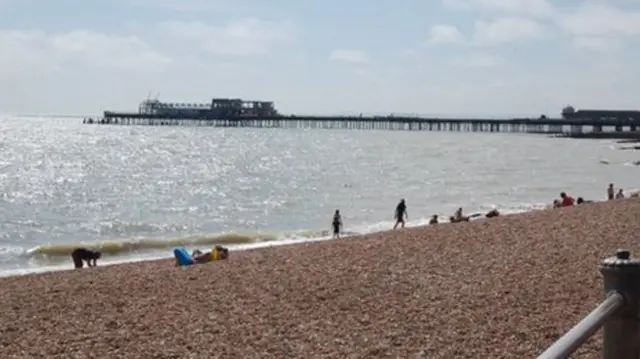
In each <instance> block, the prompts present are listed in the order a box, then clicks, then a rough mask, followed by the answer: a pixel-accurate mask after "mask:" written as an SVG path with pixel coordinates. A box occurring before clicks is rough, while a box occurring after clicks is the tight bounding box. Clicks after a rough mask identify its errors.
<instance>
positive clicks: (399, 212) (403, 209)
mask: <svg viewBox="0 0 640 359" xmlns="http://www.w3.org/2000/svg"><path fill="white" fill-rule="evenodd" d="M405 219H406V220H409V214H408V213H407V204H406V203H405V202H404V199H401V200H400V203H398V205H397V206H396V215H395V220H396V224H395V225H394V226H393V229H396V228H398V225H401V226H402V228H404V223H405V222H404V221H405Z"/></svg>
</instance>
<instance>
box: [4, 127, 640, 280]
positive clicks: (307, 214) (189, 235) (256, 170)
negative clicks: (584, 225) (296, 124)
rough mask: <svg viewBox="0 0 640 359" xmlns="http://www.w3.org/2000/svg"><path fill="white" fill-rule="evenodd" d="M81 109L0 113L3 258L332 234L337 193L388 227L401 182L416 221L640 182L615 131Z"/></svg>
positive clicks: (39, 266) (352, 208)
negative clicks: (402, 127)
mask: <svg viewBox="0 0 640 359" xmlns="http://www.w3.org/2000/svg"><path fill="white" fill-rule="evenodd" d="M80 122H81V120H78V119H55V120H53V119H19V118H7V119H3V120H2V121H0V136H1V137H0V138H1V140H0V150H1V151H2V152H1V153H2V155H1V156H0V184H1V186H2V187H1V188H2V191H1V194H0V272H3V273H18V272H23V271H34V270H49V269H53V268H56V267H64V268H70V267H71V261H70V259H69V256H68V254H69V253H70V251H71V250H72V249H73V248H74V247H75V246H78V245H80V244H81V243H82V244H86V245H90V246H94V247H99V248H101V250H103V251H104V252H105V253H106V254H105V261H106V262H109V261H112V262H113V261H127V260H139V259H145V258H151V257H161V256H169V255H170V254H171V248H172V247H174V246H178V245H185V246H188V247H203V248H209V247H211V245H212V244H213V243H226V244H228V245H231V246H237V247H243V246H244V247H247V246H255V245H256V244H255V243H256V242H258V243H264V242H270V243H275V242H279V243H281V242H283V241H287V240H294V241H295V240H309V239H313V238H316V239H321V238H324V237H326V236H327V234H328V233H327V231H328V229H329V224H330V221H331V216H332V213H333V211H334V210H335V209H340V211H341V212H342V213H343V219H344V222H345V230H346V231H348V232H352V233H366V232H371V231H377V230H384V229H389V228H390V227H391V226H392V225H393V222H392V219H393V211H394V208H395V205H396V204H397V202H398V201H399V199H400V198H405V199H406V200H407V204H408V212H409V219H410V220H411V222H412V223H413V224H421V223H424V222H425V220H426V218H427V217H428V216H430V215H431V214H435V213H439V214H442V215H450V214H451V213H452V212H453V211H454V210H455V209H456V208H457V207H459V206H462V207H464V208H465V211H466V212H475V211H486V210H488V209H490V208H493V207H497V208H499V209H500V210H503V211H506V212H514V211H524V210H530V209H532V208H538V207H541V206H544V205H546V204H548V203H550V202H551V201H552V200H553V198H554V197H556V196H557V195H558V193H559V192H560V191H562V190H565V191H567V192H569V193H570V194H573V195H574V196H583V197H585V198H589V199H601V198H603V197H604V194H605V188H606V185H607V184H608V183H609V182H615V183H616V185H619V186H621V187H623V188H625V189H635V188H638V187H640V186H639V184H638V180H637V178H638V173H640V167H637V166H633V165H630V162H632V161H636V160H638V159H640V158H639V157H640V156H638V155H637V152H632V151H620V150H617V149H616V148H617V147H619V145H616V144H615V143H614V141H592V140H568V139H551V138H546V137H544V136H539V135H537V136H536V135H518V134H467V133H437V132H400V131H399V132H384V131H333V130H278V129H216V128H209V127H207V128H204V127H203V128H196V127H191V128H177V127H117V126H97V125H83V124H81V123H80ZM601 160H607V161H609V162H610V164H608V165H605V164H602V163H601ZM259 245H260V244H259Z"/></svg>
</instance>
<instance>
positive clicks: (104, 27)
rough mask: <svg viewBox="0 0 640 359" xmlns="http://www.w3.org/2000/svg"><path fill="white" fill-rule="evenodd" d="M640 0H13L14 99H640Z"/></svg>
mask: <svg viewBox="0 0 640 359" xmlns="http://www.w3.org/2000/svg"><path fill="white" fill-rule="evenodd" d="M639 55H640V1H637V0H606V1H604V0H592V1H579V0H562V1H551V0H395V1H389V0H368V1H365V0H342V1H337V0H322V1H320V0H316V1H312V0H233V1H224V0H91V1H81V0H55V1H51V0H0V113H5V114H80V115H85V114H86V115H99V114H100V113H102V111H104V110H116V111H117V110H120V111H137V109H138V104H139V103H140V102H141V101H142V100H144V99H146V98H148V97H152V98H156V97H157V98H158V99H159V100H161V101H166V102H188V103H201V102H202V103H206V102H209V101H210V100H211V98H213V97H222V98H229V97H232V98H243V99H246V100H269V101H275V105H276V107H277V108H278V110H279V111H280V112H281V113H286V114H291V113H295V114H357V113H364V114H388V113H394V114H406V115H408V114H417V115H438V116H446V115H448V116H464V115H477V116H491V117H504V116H535V117H537V116H539V115H541V114H545V115H547V116H550V117H557V116H559V113H560V111H561V109H562V107H564V106H565V105H572V106H574V107H575V108H577V109H580V108H582V109H587V108H591V109H593V108H600V109H640V104H639V103H638V99H639V96H638V95H639V94H640V86H638V84H640V65H638V64H636V63H635V62H636V59H637V58H639V57H640V56H639Z"/></svg>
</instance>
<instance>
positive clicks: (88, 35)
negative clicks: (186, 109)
mask: <svg viewBox="0 0 640 359" xmlns="http://www.w3.org/2000/svg"><path fill="white" fill-rule="evenodd" d="M171 62H172V59H171V58H170V57H168V56H166V55H163V54H161V53H159V52H156V51H154V50H153V49H152V48H151V47H150V46H149V45H148V44H147V43H146V42H144V41H142V40H141V39H140V38H138V37H135V36H113V35H106V34H102V33H98V32H91V31H87V30H73V31H69V32H61V33H52V34H47V33H45V32H43V31H39V30H33V31H4V32H0V74H2V73H3V72H4V73H5V75H6V74H14V75H15V73H18V72H21V71H26V72H39V73H43V72H50V71H57V70H59V69H61V68H63V67H72V68H73V67H77V66H80V67H90V68H102V69H119V70H136V71H140V70H153V69H157V68H159V67H163V66H166V65H168V64H170V63H171Z"/></svg>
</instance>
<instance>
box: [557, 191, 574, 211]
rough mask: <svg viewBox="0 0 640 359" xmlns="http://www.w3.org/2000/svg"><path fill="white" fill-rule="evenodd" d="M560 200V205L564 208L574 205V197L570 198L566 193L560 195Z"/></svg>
mask: <svg viewBox="0 0 640 359" xmlns="http://www.w3.org/2000/svg"><path fill="white" fill-rule="evenodd" d="M560 199H561V202H560V204H561V206H562V207H571V206H573V204H574V200H573V197H571V196H569V195H568V194H566V193H565V192H561V193H560Z"/></svg>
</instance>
